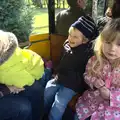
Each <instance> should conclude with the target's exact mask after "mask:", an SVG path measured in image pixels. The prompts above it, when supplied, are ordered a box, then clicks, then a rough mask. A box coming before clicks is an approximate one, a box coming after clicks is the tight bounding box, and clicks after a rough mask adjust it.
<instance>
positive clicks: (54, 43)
mask: <svg viewBox="0 0 120 120" xmlns="http://www.w3.org/2000/svg"><path fill="white" fill-rule="evenodd" d="M66 39H67V37H66V36H62V35H58V34H51V35H50V49H51V59H52V62H53V67H54V68H56V66H57V65H58V63H59V61H60V56H61V53H62V49H63V43H64V41H65V40H66Z"/></svg>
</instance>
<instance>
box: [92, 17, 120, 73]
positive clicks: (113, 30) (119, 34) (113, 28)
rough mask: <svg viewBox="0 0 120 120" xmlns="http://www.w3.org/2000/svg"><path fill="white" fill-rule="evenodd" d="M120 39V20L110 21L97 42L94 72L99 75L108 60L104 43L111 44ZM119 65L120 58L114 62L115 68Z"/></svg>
mask: <svg viewBox="0 0 120 120" xmlns="http://www.w3.org/2000/svg"><path fill="white" fill-rule="evenodd" d="M118 38H119V40H120V18H118V19H113V20H111V21H109V22H108V23H107V25H106V26H105V28H104V29H103V31H102V32H101V34H100V35H99V36H98V38H97V39H96V40H95V43H94V52H95V55H96V57H97V60H96V61H95V63H94V65H93V68H92V71H93V72H95V73H98V72H99V71H100V70H101V69H102V68H103V63H104V62H105V61H106V60H107V59H106V57H105V55H104V54H103V52H102V46H103V42H104V41H106V42H109V43H111V42H113V41H114V40H116V39H118ZM118 64H120V58H119V59H117V60H116V61H115V62H114V65H113V67H116V66H117V65H118ZM96 69H97V70H96Z"/></svg>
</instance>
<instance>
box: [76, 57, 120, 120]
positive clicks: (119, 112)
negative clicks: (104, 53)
mask: <svg viewBox="0 0 120 120" xmlns="http://www.w3.org/2000/svg"><path fill="white" fill-rule="evenodd" d="M95 61H96V57H95V56H94V57H92V58H90V59H89V61H88V64H87V66H86V72H85V81H86V83H87V84H88V85H89V86H90V87H91V90H88V91H86V92H85V93H84V94H83V96H82V97H80V98H79V99H78V101H77V103H76V112H77V116H78V118H79V120H85V119H86V118H88V117H89V116H91V120H120V88H118V87H116V85H117V84H118V83H119V84H120V66H119V67H117V68H114V69H112V68H111V65H110V63H109V62H107V61H106V62H105V63H104V68H103V70H102V71H101V73H100V77H98V76H96V75H95V74H94V75H91V74H89V72H91V68H92V66H93V65H94V64H95ZM96 79H102V80H104V81H105V85H106V87H107V88H109V90H110V100H108V101H107V100H104V99H102V97H101V96H100V93H99V91H98V90H94V89H93V82H94V81H95V80H96Z"/></svg>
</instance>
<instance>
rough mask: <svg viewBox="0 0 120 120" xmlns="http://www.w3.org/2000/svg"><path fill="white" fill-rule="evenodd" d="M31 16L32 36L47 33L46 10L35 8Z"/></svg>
mask: <svg viewBox="0 0 120 120" xmlns="http://www.w3.org/2000/svg"><path fill="white" fill-rule="evenodd" d="M33 14H34V17H33V25H32V26H33V31H32V34H36V33H39V34H43V33H48V10H47V9H40V8H37V9H35V10H34V12H33Z"/></svg>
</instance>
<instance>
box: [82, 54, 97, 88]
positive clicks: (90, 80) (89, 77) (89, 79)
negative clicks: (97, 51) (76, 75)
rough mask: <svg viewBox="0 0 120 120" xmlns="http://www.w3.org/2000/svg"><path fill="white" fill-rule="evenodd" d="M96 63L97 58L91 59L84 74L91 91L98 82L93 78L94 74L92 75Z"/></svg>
mask: <svg viewBox="0 0 120 120" xmlns="http://www.w3.org/2000/svg"><path fill="white" fill-rule="evenodd" d="M94 62H95V56H93V57H91V58H90V59H89V60H88V63H87V66H86V70H85V73H84V78H85V82H86V83H87V84H88V85H89V86H90V87H91V89H93V82H94V81H95V80H96V77H95V76H93V74H91V71H92V67H93V65H94Z"/></svg>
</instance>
